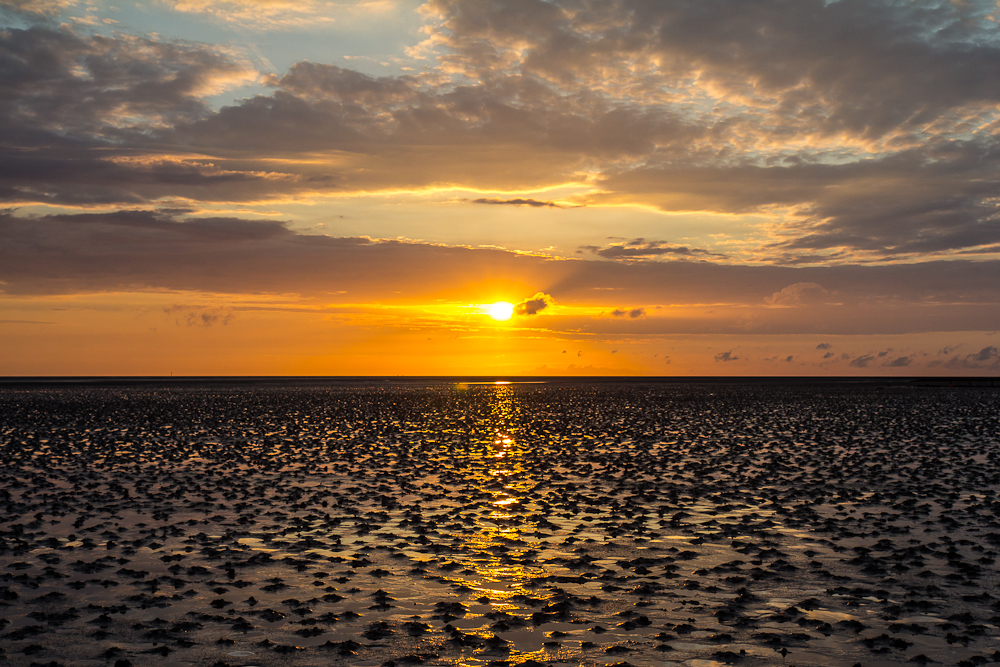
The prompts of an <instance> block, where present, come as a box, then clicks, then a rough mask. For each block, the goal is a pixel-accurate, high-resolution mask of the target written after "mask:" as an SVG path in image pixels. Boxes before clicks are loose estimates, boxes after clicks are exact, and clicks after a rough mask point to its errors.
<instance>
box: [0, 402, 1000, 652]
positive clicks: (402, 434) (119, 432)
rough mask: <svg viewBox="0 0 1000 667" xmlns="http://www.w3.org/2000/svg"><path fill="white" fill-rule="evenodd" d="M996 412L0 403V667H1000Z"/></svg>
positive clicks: (907, 406) (893, 406)
mask: <svg viewBox="0 0 1000 667" xmlns="http://www.w3.org/2000/svg"><path fill="white" fill-rule="evenodd" d="M998 433H1000V392H997V391H996V390H995V389H989V388H961V389H958V388H948V387H902V386H878V385H865V384H856V385H851V384H840V385H816V386H809V385H806V384H803V383H801V382H800V383H796V384H795V385H794V386H782V385H780V384H775V383H770V384H753V383H747V384H739V383H731V384H712V383H705V384H685V385H670V384H663V383H651V384H643V383H636V382H633V383H628V384H615V383H594V384H583V383H550V384H529V385H476V384H470V385H454V384H441V383H429V384H427V385H426V386H421V385H416V384H407V385H404V384H396V385H394V384H391V383H382V384H381V385H374V384H372V385H366V384H358V385H357V386H350V385H341V386H316V387H309V386H280V385H274V384H272V385H261V386H246V385H244V386H228V387H227V386H219V385H215V386H202V387H198V386H192V387H176V386H155V385H144V386H142V387H108V386H105V387H95V386H86V385H81V386H75V387H67V386H62V385H54V386H41V387H7V388H2V389H0V458H2V461H0V464H2V465H0V664H7V665H12V666H16V667H21V666H24V667H29V666H30V665H47V666H52V665H65V666H69V665H117V666H118V667H127V666H128V665H135V666H137V667H138V666H140V665H157V666H161V665H163V666H165V665H215V666H217V667H222V666H224V665H231V666H233V667H249V666H252V665H257V666H261V667H263V666H268V665H331V664H332V665H383V664H385V665H418V664H425V665H470V666H477V665H478V666H487V665H489V666H495V667H501V666H503V665H514V664H523V665H537V664H552V665H588V666H589V665H626V664H631V665H637V666H639V665H650V666H651V665H671V664H683V665H688V666H690V667H715V666H716V665H723V664H740V665H799V666H804V665H833V666H841V665H842V666H845V667H851V666H853V665H856V664H860V665H864V666H866V667H867V666H879V665H902V664H907V665H911V664H917V665H923V664H930V665H934V664H943V665H977V664H985V663H993V662H997V661H1000V629H998V625H1000V590H998V576H997V565H996V556H997V551H998V549H1000V498H998V497H997V491H998V490H1000V441H998V435H997V434H998Z"/></svg>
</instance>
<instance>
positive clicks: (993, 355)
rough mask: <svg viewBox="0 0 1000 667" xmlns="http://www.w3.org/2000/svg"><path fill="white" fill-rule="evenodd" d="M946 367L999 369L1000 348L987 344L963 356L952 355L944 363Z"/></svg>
mask: <svg viewBox="0 0 1000 667" xmlns="http://www.w3.org/2000/svg"><path fill="white" fill-rule="evenodd" d="M944 365H945V366H946V367H948V368H952V369H960V370H980V369H984V368H991V369H992V368H996V369H1000V350H998V349H997V348H996V346H994V345H987V346H986V347H984V348H982V349H981V350H979V352H973V353H971V354H967V355H965V356H964V357H958V356H955V357H952V358H951V359H949V360H948V361H946V362H945V364H944Z"/></svg>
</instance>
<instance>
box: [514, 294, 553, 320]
mask: <svg viewBox="0 0 1000 667" xmlns="http://www.w3.org/2000/svg"><path fill="white" fill-rule="evenodd" d="M552 303H553V299H552V297H551V296H549V295H548V294H544V293H542V292H537V293H536V294H535V296H533V297H531V298H530V299H525V300H524V301H522V302H520V303H518V304H515V305H514V314H515V315H537V314H538V313H540V312H542V311H543V310H545V309H546V308H548V307H549V306H551V305H552Z"/></svg>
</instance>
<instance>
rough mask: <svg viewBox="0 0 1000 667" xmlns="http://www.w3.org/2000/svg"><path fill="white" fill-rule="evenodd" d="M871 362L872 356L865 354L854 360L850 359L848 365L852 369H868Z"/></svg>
mask: <svg viewBox="0 0 1000 667" xmlns="http://www.w3.org/2000/svg"><path fill="white" fill-rule="evenodd" d="M873 361H875V357H874V355H871V354H865V355H862V356H860V357H855V358H854V359H851V364H850V365H851V367H852V368H868V364H870V363H871V362H873Z"/></svg>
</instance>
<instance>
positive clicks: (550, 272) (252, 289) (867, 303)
mask: <svg viewBox="0 0 1000 667" xmlns="http://www.w3.org/2000/svg"><path fill="white" fill-rule="evenodd" d="M998 272H1000V262H989V261H986V262H965V261H950V262H925V263H913V264H904V265H896V266H834V267H803V268H787V267H773V266H735V265H715V264H710V263H702V262H684V261H681V262H666V263H662V262H639V263H627V262H626V263H619V262H606V261H601V260H583V259H555V258H550V257H542V256H533V255H526V254H520V253H516V252H509V251H505V250H499V249H490V248H464V247H449V246H446V245H443V244H429V243H417V242H405V241H400V240H380V239H371V238H365V237H334V236H323V235H318V234H307V233H303V232H301V231H295V230H293V229H292V228H291V226H290V225H288V224H285V222H283V221H276V220H252V219H244V218H238V217H196V216H188V215H185V214H184V213H183V212H174V213H166V212H162V211H161V212H156V211H148V210H146V211H143V210H133V211H117V212H110V213H86V214H59V215H25V214H18V213H15V212H13V211H10V210H8V211H2V210H0V283H2V285H0V289H2V291H3V292H5V293H7V294H12V295H14V294H21V295H29V294H37V295H42V294H80V293H90V292H104V291H122V290H142V291H148V290H171V291H175V290H178V291H185V290H193V291H197V292H203V293H213V294H299V295H311V296H316V297H317V298H319V297H321V296H322V295H329V294H330V293H337V292H345V293H346V294H345V296H344V297H343V298H344V299H350V300H351V301H352V302H355V303H358V302H364V300H365V299H372V300H379V301H385V300H386V299H397V300H409V299H431V300H434V299H446V300H458V301H463V302H469V301H476V299H481V300H483V301H484V302H485V300H487V299H489V298H490V297H491V295H490V294H488V293H487V292H488V290H486V287H485V286H488V285H496V281H497V279H498V277H500V276H502V277H503V280H504V281H508V282H509V284H511V285H512V286H513V285H517V286H525V285H528V286H543V289H542V290H541V291H540V292H539V294H536V295H535V296H534V297H532V298H530V299H526V300H524V302H523V306H524V310H525V312H527V311H528V310H529V309H531V310H534V311H535V312H539V310H540V308H539V306H541V305H542V304H543V303H544V304H546V307H547V305H549V304H551V300H550V297H549V298H547V297H546V295H549V294H559V295H560V297H559V298H560V301H561V302H562V303H566V304H567V305H578V306H580V305H587V306H590V307H596V310H595V312H599V311H600V310H601V309H603V310H605V312H610V310H611V309H613V308H614V305H613V304H601V303H600V302H599V301H598V302H596V303H595V301H594V295H595V294H613V295H614V299H615V300H616V301H617V300H624V299H627V300H629V301H630V302H632V303H644V304H650V305H648V306H644V307H643V309H645V310H646V311H647V313H651V312H653V311H652V310H651V308H652V306H654V305H655V306H657V310H656V311H655V312H656V316H655V317H653V316H645V317H644V316H642V315H641V314H639V315H638V316H637V317H635V318H629V320H628V322H629V324H628V330H629V332H630V333H633V334H642V333H649V334H671V333H676V334H693V333H706V332H715V333H725V334H734V333H762V334H766V333H774V334H778V333H796V334H808V335H812V336H830V335H851V334H864V333H867V334H871V333H905V332H917V331H992V330H997V329H1000V281H998V280H997V279H996V276H997V275H998ZM796 283H816V284H822V285H825V286H827V288H829V290H830V291H835V292H836V293H837V294H838V295H851V297H850V299H849V300H847V299H846V298H845V297H843V296H839V297H838V298H840V299H842V300H845V301H847V303H846V305H837V304H834V305H830V304H817V305H814V306H811V307H810V308H773V307H770V306H768V305H767V304H766V303H765V302H764V297H765V295H772V294H774V293H775V292H780V291H781V290H782V289H783V287H782V286H787V285H789V284H792V285H794V284H796ZM598 288H600V290H601V291H595V290H597V289H598ZM518 289H523V287H518ZM493 296H495V295H493ZM323 298H326V297H323ZM531 301H536V302H538V303H535V304H533V305H531V307H530V308H529V302H531ZM620 302H621V301H619V303H620ZM720 304H722V306H724V307H720V306H719V305H720ZM618 309H619V310H621V311H623V312H625V313H626V314H629V313H631V312H633V311H638V310H639V309H638V308H637V307H633V308H630V309H628V308H625V307H621V308H618ZM546 312H549V311H546ZM571 312H572V311H566V312H560V313H559V318H560V319H564V318H567V317H570V316H571ZM624 317H625V316H624V315H621V316H619V317H604V318H601V317H593V316H592V315H582V314H581V315H580V316H579V319H578V320H577V321H576V323H575V324H574V326H579V327H581V328H583V329H585V330H588V331H597V330H607V331H609V332H613V331H621V326H622V324H621V319H620V318H624Z"/></svg>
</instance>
